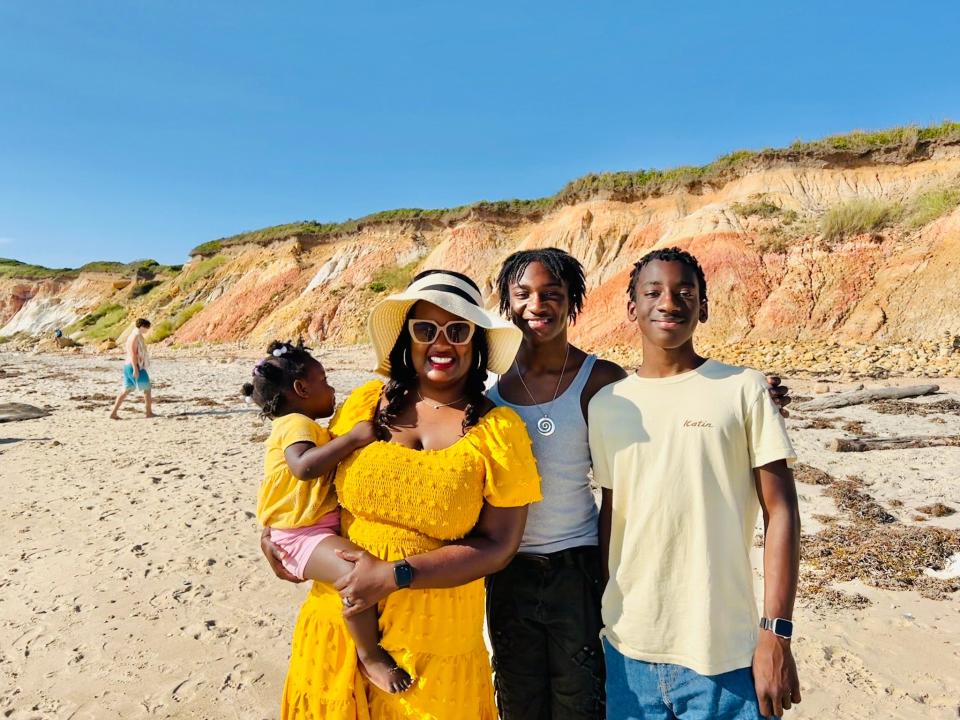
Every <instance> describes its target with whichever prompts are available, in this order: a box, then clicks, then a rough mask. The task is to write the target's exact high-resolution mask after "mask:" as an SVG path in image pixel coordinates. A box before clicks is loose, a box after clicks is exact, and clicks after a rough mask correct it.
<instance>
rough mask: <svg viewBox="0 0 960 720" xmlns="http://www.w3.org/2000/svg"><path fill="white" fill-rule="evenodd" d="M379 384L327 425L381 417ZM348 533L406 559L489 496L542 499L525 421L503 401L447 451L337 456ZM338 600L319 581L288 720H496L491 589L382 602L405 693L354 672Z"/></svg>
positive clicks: (306, 618) (436, 543)
mask: <svg viewBox="0 0 960 720" xmlns="http://www.w3.org/2000/svg"><path fill="white" fill-rule="evenodd" d="M382 387H383V386H382V383H381V382H379V381H373V382H370V383H367V384H366V385H363V386H361V387H360V388H358V389H357V390H355V391H354V392H353V393H352V394H351V395H350V397H349V398H348V399H347V401H346V403H345V404H344V406H343V407H342V408H341V409H340V411H339V412H338V413H337V415H336V416H335V417H334V418H333V420H332V421H331V422H330V430H331V432H332V433H333V434H334V435H337V436H339V435H343V434H344V433H346V432H349V430H350V428H352V427H353V425H355V424H356V423H357V422H360V421H362V420H369V419H371V418H372V417H373V413H374V411H375V409H376V406H377V402H378V400H379V397H380V391H381V388H382ZM336 487H337V495H338V497H339V498H340V504H341V506H342V508H343V517H342V525H343V531H344V534H345V535H346V536H347V537H348V538H349V539H350V540H352V541H353V542H354V543H356V544H357V545H359V546H360V547H362V548H364V549H366V550H367V551H369V552H370V553H371V554H373V555H375V556H376V557H378V558H381V559H383V560H390V561H393V560H400V559H403V558H405V557H409V556H411V555H417V554H420V553H424V552H428V551H430V550H435V549H436V548H438V547H441V546H443V545H445V544H446V543H448V542H450V541H452V540H456V539H459V538H462V537H464V536H465V535H466V534H467V533H469V532H470V530H471V529H472V528H473V526H474V525H475V524H476V522H477V518H478V517H479V515H480V510H481V508H482V507H483V503H484V501H486V502H488V503H490V504H491V505H494V506H497V507H517V506H522V505H528V504H529V503H532V502H536V501H538V500H540V499H541V498H542V496H541V495H540V476H539V475H538V474H537V467H536V461H535V460H534V458H533V453H532V451H531V447H530V437H529V435H528V434H527V429H526V426H525V425H524V423H523V420H521V419H520V417H519V415H517V414H516V413H515V412H514V411H513V410H511V409H509V408H505V407H498V408H495V409H493V410H491V411H490V412H488V413H487V414H486V415H484V416H483V417H482V418H481V419H480V420H479V422H478V423H477V424H476V425H475V426H473V427H472V428H470V429H469V430H468V431H467V432H466V434H464V436H463V437H462V438H460V440H458V441H457V442H456V443H454V444H453V445H451V446H450V447H448V448H445V449H443V450H413V449H411V448H407V447H404V446H402V445H399V444H396V443H389V442H382V441H381V442H374V443H372V444H370V445H368V446H367V447H365V448H363V449H361V450H359V451H357V452H355V453H354V454H353V455H351V456H350V457H349V458H347V459H346V460H344V461H343V462H342V463H340V466H339V468H338V470H337V477H336ZM342 610H343V605H342V604H341V600H340V596H339V595H338V594H337V592H336V591H335V590H334V589H333V587H332V586H330V585H325V584H322V583H318V582H315V583H314V584H313V588H312V589H311V591H310V594H309V595H308V596H307V599H306V601H305V602H304V604H303V607H302V608H301V609H300V617H299V618H298V620H297V625H296V629H295V630H294V635H293V648H292V651H291V657H290V668H289V671H288V673H287V681H286V684H285V686H284V690H283V702H282V709H281V717H282V718H283V719H284V720H401V719H403V720H410V719H411V718H412V719H414V720H496V717H497V712H496V708H495V705H494V700H493V686H492V683H491V669H490V661H489V658H488V656H487V650H486V647H485V646H484V643H483V612H484V585H483V580H482V579H481V580H475V581H473V582H471V583H468V584H466V585H461V586H459V587H455V588H445V589H431V590H410V589H408V590H398V591H395V592H393V593H392V594H390V595H389V596H388V597H387V598H386V599H385V600H383V601H381V602H380V631H381V635H382V639H381V644H382V645H383V647H384V648H385V649H386V650H387V651H388V652H389V653H390V654H391V655H392V656H393V657H394V658H395V659H396V661H397V662H398V663H399V664H400V666H401V667H403V668H404V669H405V670H406V671H407V672H409V673H410V675H411V676H412V677H413V678H414V679H415V685H414V687H413V688H411V689H410V690H408V691H407V692H405V693H402V694H399V695H390V694H388V693H384V692H381V691H380V690H378V689H377V688H375V687H373V686H371V685H369V684H368V683H367V682H366V681H365V680H364V678H363V676H362V675H360V673H359V672H358V671H357V658H356V649H355V648H354V644H353V641H352V640H351V638H350V635H349V634H348V633H347V630H346V627H345V625H344V623H343V616H342Z"/></svg>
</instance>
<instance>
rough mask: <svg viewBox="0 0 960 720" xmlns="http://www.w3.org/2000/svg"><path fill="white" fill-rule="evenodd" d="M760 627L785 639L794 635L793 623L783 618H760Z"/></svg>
mask: <svg viewBox="0 0 960 720" xmlns="http://www.w3.org/2000/svg"><path fill="white" fill-rule="evenodd" d="M760 627H761V628H763V629H764V630H769V631H770V632H772V633H773V634H774V635H776V636H777V637H782V638H784V639H785V640H789V639H790V638H792V637H793V623H792V622H790V621H789V620H784V619H783V618H773V619H770V618H760Z"/></svg>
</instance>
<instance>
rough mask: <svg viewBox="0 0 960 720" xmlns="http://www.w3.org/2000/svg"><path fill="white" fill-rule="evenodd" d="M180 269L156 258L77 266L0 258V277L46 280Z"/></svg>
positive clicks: (177, 270)
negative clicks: (98, 274) (64, 266)
mask: <svg viewBox="0 0 960 720" xmlns="http://www.w3.org/2000/svg"><path fill="white" fill-rule="evenodd" d="M179 271H180V266H179V265H161V264H160V263H158V262H157V261H156V260H134V261H133V262H129V263H121V262H111V261H109V260H96V261H94V262H89V263H87V264H86V265H82V266H81V267H79V268H47V267H43V266H42V265H30V264H28V263H23V262H20V261H19V260H10V259H9V258H0V278H14V279H17V280H47V279H52V278H59V279H65V280H72V279H74V278H76V277H78V276H79V275H80V273H87V272H89V273H94V272H96V273H109V274H111V275H134V274H138V275H142V276H149V277H152V276H153V275H154V274H156V273H160V272H170V273H176V272H179Z"/></svg>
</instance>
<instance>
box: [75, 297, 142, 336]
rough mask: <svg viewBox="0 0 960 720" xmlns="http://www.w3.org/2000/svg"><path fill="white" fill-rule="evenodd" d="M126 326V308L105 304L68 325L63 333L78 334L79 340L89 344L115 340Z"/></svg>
mask: <svg viewBox="0 0 960 720" xmlns="http://www.w3.org/2000/svg"><path fill="white" fill-rule="evenodd" d="M126 324H127V310H126V308H124V307H123V306H122V305H117V304H111V303H107V304H104V305H101V306H100V307H98V308H97V309H96V310H94V311H93V312H92V313H88V314H87V315H84V316H83V317H82V318H80V319H79V320H77V321H76V322H74V323H72V324H71V325H68V326H67V327H65V328H64V329H63V332H64V334H65V335H68V336H69V335H72V334H73V333H75V332H79V333H80V337H81V338H83V339H84V340H87V341H91V342H100V341H103V340H116V339H117V337H119V335H120V333H122V332H123V330H124V328H125V327H126Z"/></svg>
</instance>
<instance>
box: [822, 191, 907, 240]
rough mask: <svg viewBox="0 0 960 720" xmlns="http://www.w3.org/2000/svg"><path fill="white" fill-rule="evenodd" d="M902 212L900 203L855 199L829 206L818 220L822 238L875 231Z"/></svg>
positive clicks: (896, 218) (833, 238) (836, 237)
mask: <svg viewBox="0 0 960 720" xmlns="http://www.w3.org/2000/svg"><path fill="white" fill-rule="evenodd" d="M902 214H903V209H902V208H901V206H900V205H897V204H895V203H890V202H884V201H883V200H873V199H859V198H858V199H855V200H850V201H848V202H845V203H841V204H840V205H835V206H834V207H832V208H830V209H829V210H828V211H827V213H826V214H825V215H824V216H823V218H822V219H821V221H820V233H821V234H822V235H823V238H824V240H828V241H831V240H838V239H841V238H845V237H850V236H853V235H862V234H863V233H869V232H876V231H877V230H881V229H883V228H885V227H887V226H888V225H892V224H893V223H895V222H896V221H897V220H898V219H899V218H900V217H901V216H902Z"/></svg>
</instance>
